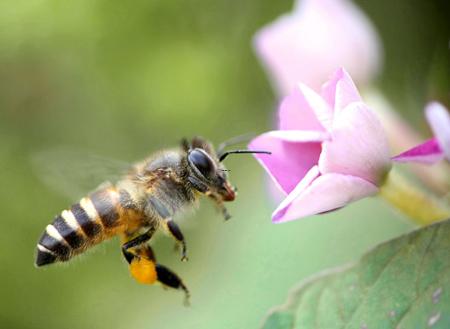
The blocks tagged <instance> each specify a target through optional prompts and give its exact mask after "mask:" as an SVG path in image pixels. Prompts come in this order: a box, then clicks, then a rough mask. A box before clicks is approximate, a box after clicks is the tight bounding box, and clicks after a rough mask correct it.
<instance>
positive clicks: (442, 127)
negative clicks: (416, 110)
mask: <svg viewBox="0 0 450 329" xmlns="http://www.w3.org/2000/svg"><path fill="white" fill-rule="evenodd" d="M425 116H426V117H427V120H428V123H429V124H430V126H431V129H432V130H433V133H434V136H435V137H436V139H437V140H438V142H439V145H440V147H441V149H442V151H443V153H444V154H445V157H446V158H447V160H448V161H450V115H449V113H448V111H447V109H446V108H445V107H444V106H442V105H441V104H440V103H438V102H431V103H430V104H428V105H427V107H426V108H425Z"/></svg>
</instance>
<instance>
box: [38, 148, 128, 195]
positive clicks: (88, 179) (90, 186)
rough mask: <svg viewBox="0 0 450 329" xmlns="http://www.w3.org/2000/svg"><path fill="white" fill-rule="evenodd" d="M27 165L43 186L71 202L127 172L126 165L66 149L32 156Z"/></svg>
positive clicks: (118, 161)
mask: <svg viewBox="0 0 450 329" xmlns="http://www.w3.org/2000/svg"><path fill="white" fill-rule="evenodd" d="M31 162H32V167H33V169H34V171H35V173H36V174H37V176H38V177H39V178H40V179H41V180H42V181H43V182H44V183H45V184H46V185H48V186H49V187H50V188H52V189H53V190H55V191H57V192H59V193H62V194H63V195H65V196H67V197H69V198H71V199H74V200H76V199H78V198H81V197H83V196H84V195H86V194H87V193H88V192H89V191H92V190H94V189H96V188H97V187H98V186H99V185H100V184H102V183H104V182H115V181H117V180H118V179H119V178H120V177H121V176H123V175H124V174H125V173H126V172H127V171H128V170H129V169H130V164H129V163H127V162H124V161H120V160H115V159H110V158H106V157H102V156H98V155H95V154H92V153H89V152H84V151H78V150H73V149H70V148H69V149H68V148H55V149H50V150H45V151H40V152H36V153H34V154H33V155H32V157H31Z"/></svg>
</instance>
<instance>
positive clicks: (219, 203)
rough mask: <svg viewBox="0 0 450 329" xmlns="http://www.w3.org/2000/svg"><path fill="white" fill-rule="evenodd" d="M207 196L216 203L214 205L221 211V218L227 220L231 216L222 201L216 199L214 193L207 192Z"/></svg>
mask: <svg viewBox="0 0 450 329" xmlns="http://www.w3.org/2000/svg"><path fill="white" fill-rule="evenodd" d="M208 196H209V197H210V198H211V200H213V201H214V203H215V204H216V207H217V208H218V209H219V211H220V212H221V213H222V216H223V218H224V219H225V220H229V219H230V218H231V215H230V213H229V212H228V210H227V208H225V206H224V204H223V201H222V200H220V199H218V198H217V197H216V196H215V195H214V194H209V195H208Z"/></svg>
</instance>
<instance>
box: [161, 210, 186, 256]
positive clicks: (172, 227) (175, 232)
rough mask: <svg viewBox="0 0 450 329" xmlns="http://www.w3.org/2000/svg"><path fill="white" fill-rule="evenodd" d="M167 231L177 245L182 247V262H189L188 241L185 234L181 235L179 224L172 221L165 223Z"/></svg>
mask: <svg viewBox="0 0 450 329" xmlns="http://www.w3.org/2000/svg"><path fill="white" fill-rule="evenodd" d="M165 229H166V231H167V232H168V233H169V234H170V235H171V236H172V237H173V238H174V239H175V240H176V241H177V244H179V245H181V261H183V262H185V261H187V260H188V257H187V247H186V240H185V239H184V236H183V233H181V230H180V227H179V226H178V224H177V223H175V222H174V221H173V220H171V219H170V220H168V221H166V222H165Z"/></svg>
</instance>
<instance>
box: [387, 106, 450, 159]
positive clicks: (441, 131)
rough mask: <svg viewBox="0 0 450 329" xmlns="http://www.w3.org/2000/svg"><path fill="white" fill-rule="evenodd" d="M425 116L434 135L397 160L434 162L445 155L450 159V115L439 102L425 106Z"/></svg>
mask: <svg viewBox="0 0 450 329" xmlns="http://www.w3.org/2000/svg"><path fill="white" fill-rule="evenodd" d="M425 116H426V118H427V120H428V123H429V124H430V127H431V130H432V131H433V133H434V137H433V138H431V139H429V140H427V141H426V142H424V143H422V144H420V145H417V146H415V147H413V148H411V149H409V150H408V151H406V152H403V153H401V154H399V155H397V156H395V157H394V158H393V160H394V161H397V162H421V163H427V164H434V163H436V162H438V161H439V160H441V159H443V158H444V157H445V158H447V160H448V161H450V115H449V114H448V111H447V109H446V108H445V107H444V106H443V105H442V104H440V103H438V102H431V103H429V104H428V105H427V107H426V108H425Z"/></svg>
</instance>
